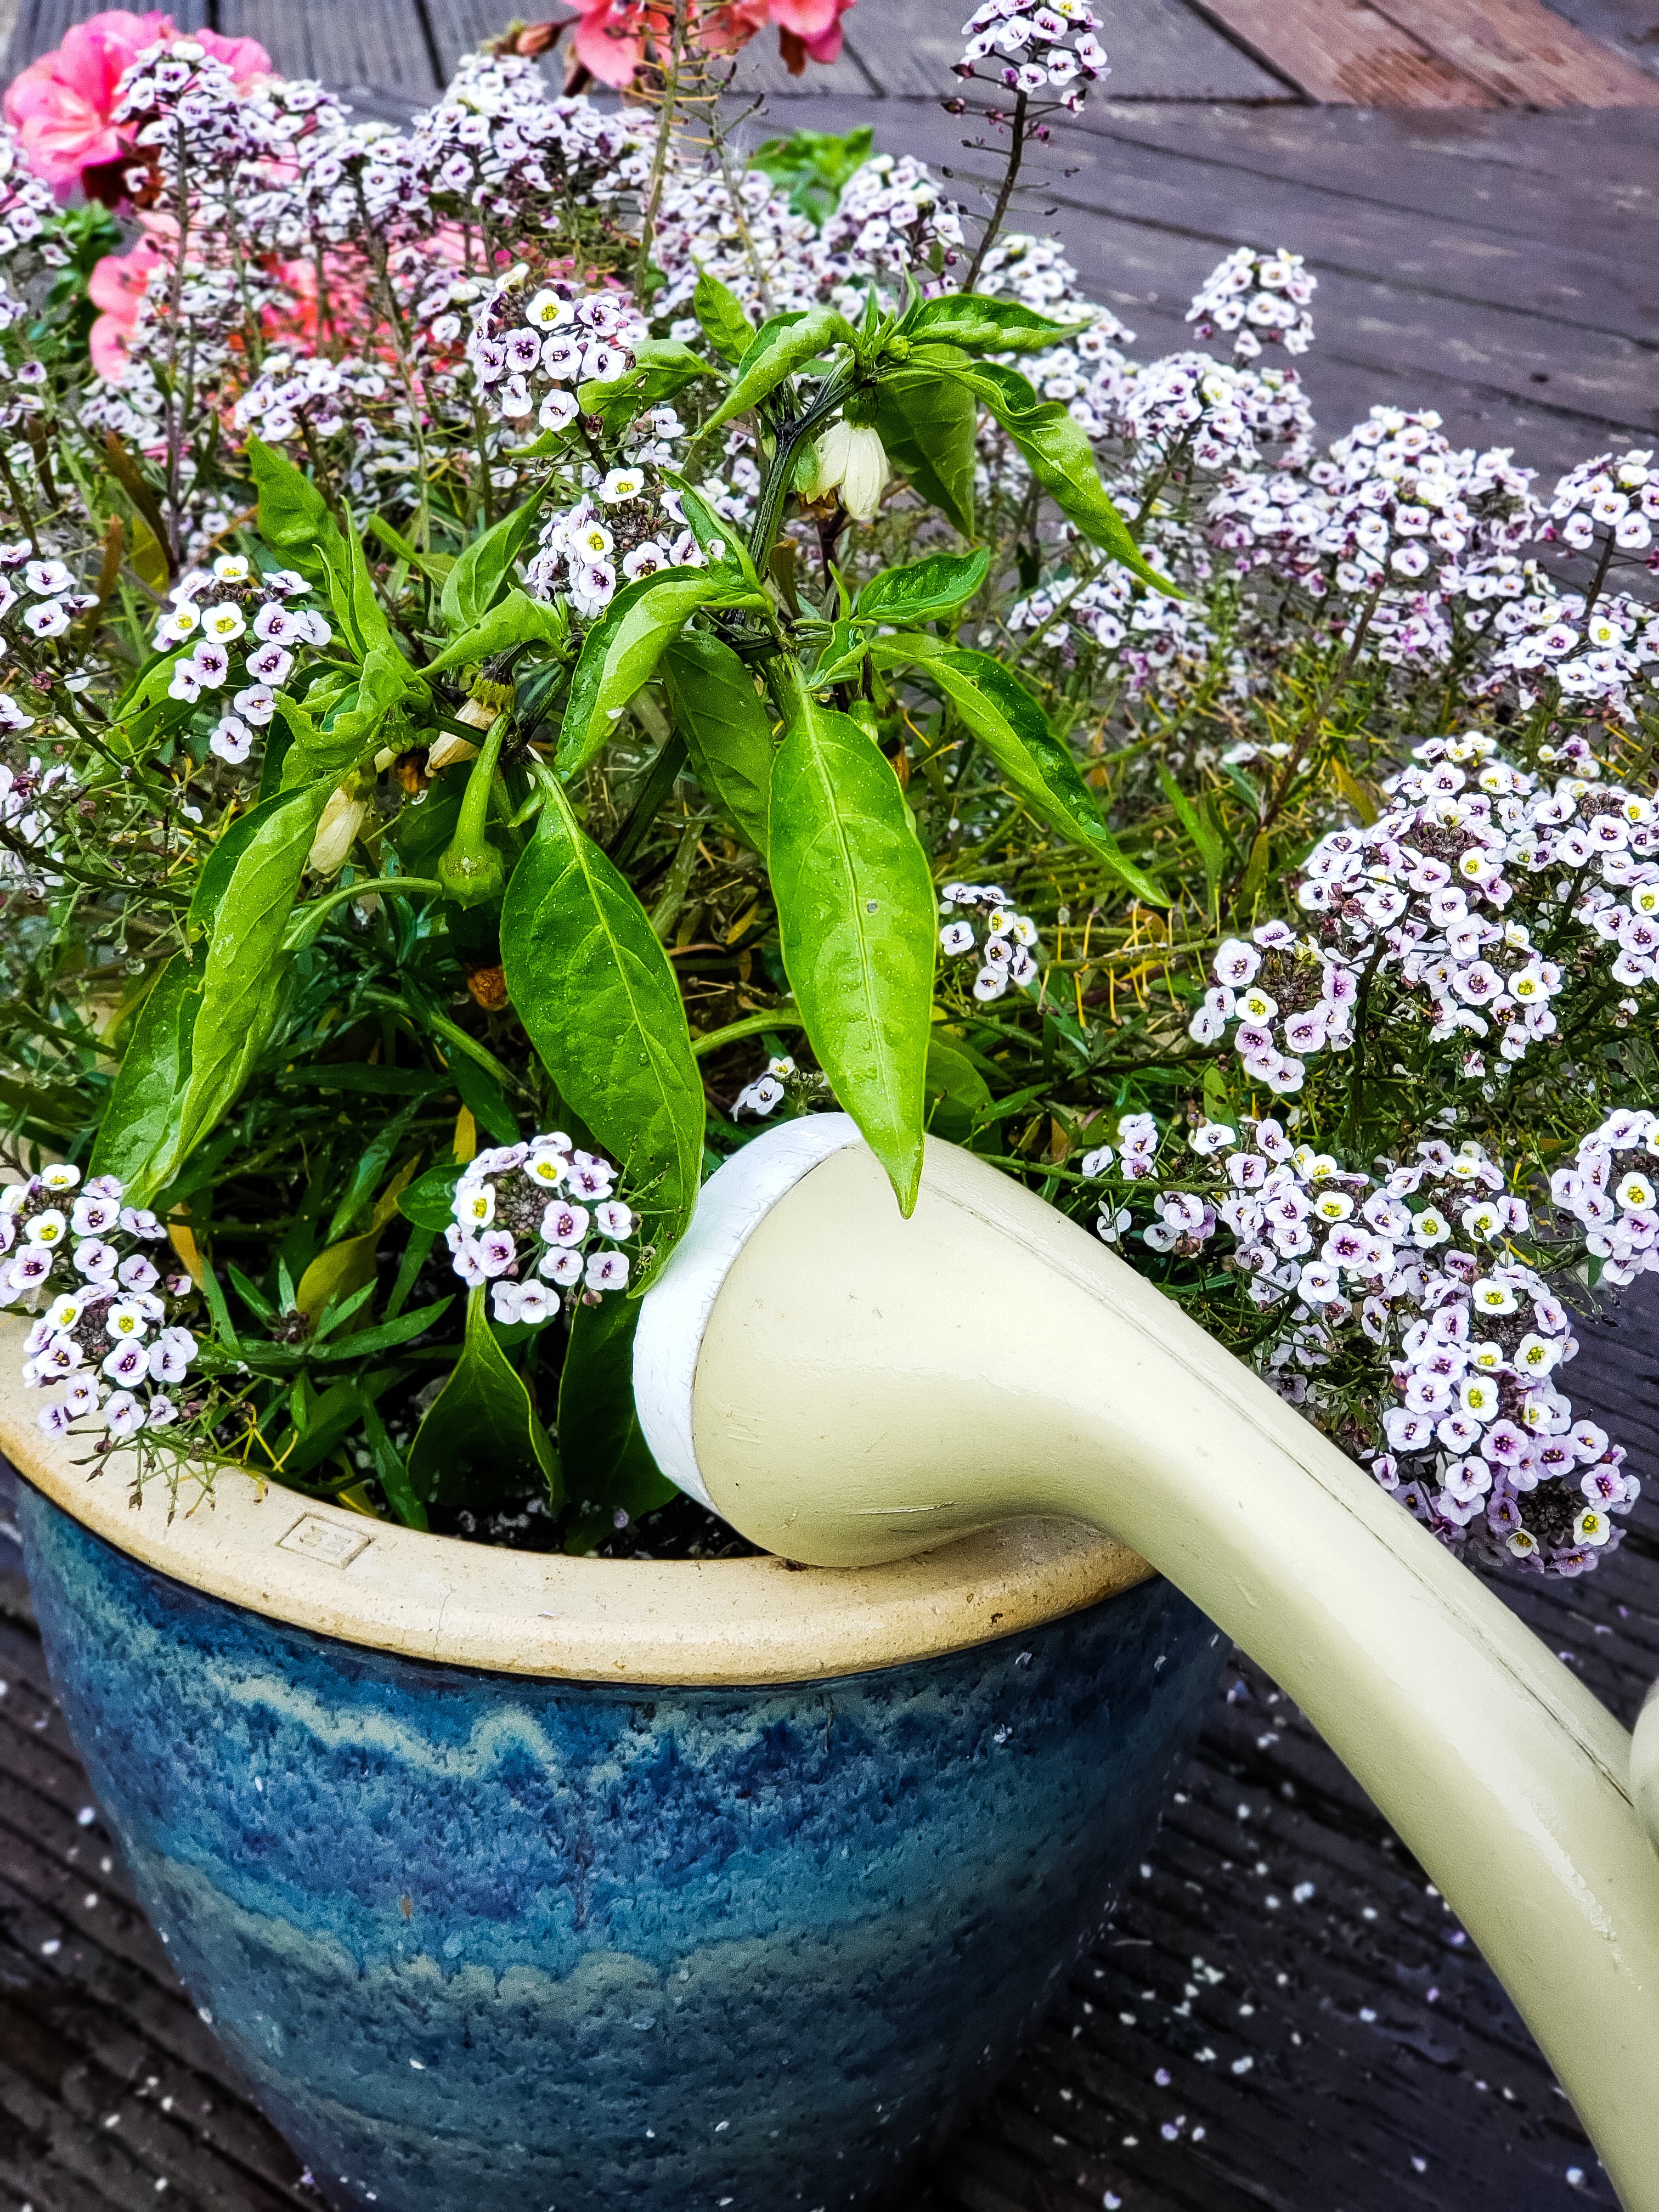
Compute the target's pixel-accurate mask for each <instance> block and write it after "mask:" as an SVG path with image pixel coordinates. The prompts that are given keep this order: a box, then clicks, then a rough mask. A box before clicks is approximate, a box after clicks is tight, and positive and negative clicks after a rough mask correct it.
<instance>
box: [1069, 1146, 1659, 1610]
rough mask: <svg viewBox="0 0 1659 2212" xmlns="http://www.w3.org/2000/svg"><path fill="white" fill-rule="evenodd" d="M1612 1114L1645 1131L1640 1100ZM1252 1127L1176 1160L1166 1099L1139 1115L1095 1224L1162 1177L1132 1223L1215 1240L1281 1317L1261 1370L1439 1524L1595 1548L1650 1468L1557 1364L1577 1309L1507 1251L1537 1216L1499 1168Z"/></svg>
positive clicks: (1177, 1256) (1568, 1344)
mask: <svg viewBox="0 0 1659 2212" xmlns="http://www.w3.org/2000/svg"><path fill="white" fill-rule="evenodd" d="M1653 1119H1654V1117H1653V1116H1651V1115H1649V1116H1647V1117H1646V1120H1647V1121H1649V1122H1651V1121H1653ZM1613 1121H1614V1124H1616V1125H1617V1126H1616V1127H1614V1133H1615V1134H1616V1135H1619V1136H1620V1137H1624V1138H1628V1137H1629V1136H1630V1135H1631V1132H1632V1127H1633V1128H1635V1129H1637V1130H1638V1133H1643V1136H1644V1138H1645V1132H1644V1130H1643V1117H1642V1116H1641V1115H1626V1116H1623V1117H1620V1116H1614V1117H1613ZM1627 1125H1628V1126H1627ZM1243 1129H1244V1140H1243V1141H1242V1142H1241V1140H1240V1132H1239V1131H1237V1130H1235V1129H1233V1128H1231V1127H1228V1126H1226V1125H1225V1123H1220V1122H1204V1123H1202V1124H1201V1125H1200V1126H1199V1127H1197V1128H1195V1129H1194V1130H1192V1131H1190V1132H1189V1133H1188V1139H1187V1157H1186V1158H1184V1159H1180V1160H1178V1161H1176V1162H1171V1161H1168V1160H1160V1158H1159V1157H1158V1155H1159V1146H1160V1138H1159V1132H1158V1125H1157V1123H1156V1121H1154V1120H1153V1118H1152V1115H1147V1114H1136V1115H1126V1116H1124V1117H1123V1119H1122V1120H1121V1121H1120V1122H1119V1124H1118V1145H1117V1146H1116V1147H1113V1146H1109V1145H1107V1146H1100V1147H1098V1148H1097V1150H1095V1151H1094V1152H1090V1153H1088V1154H1086V1155H1085V1158H1084V1159H1083V1162H1082V1171H1083V1173H1084V1175H1085V1176H1087V1177H1089V1178H1091V1179H1095V1178H1099V1179H1103V1180H1108V1181H1109V1182H1111V1183H1112V1184H1113V1185H1114V1188H1113V1189H1112V1191H1111V1192H1110V1193H1109V1194H1108V1195H1107V1196H1105V1197H1103V1199H1102V1200H1101V1201H1100V1211H1099V1218H1098V1220H1097V1225H1096V1229H1097V1235H1099V1236H1100V1237H1101V1238H1102V1239H1103V1241H1104V1242H1105V1243H1114V1244H1115V1243H1121V1241H1122V1240H1123V1238H1124V1237H1126V1236H1127V1235H1128V1234H1129V1233H1130V1232H1131V1231H1133V1223H1134V1219H1135V1206H1134V1204H1133V1201H1134V1200H1136V1198H1137V1196H1138V1194H1137V1191H1136V1188H1135V1186H1137V1185H1143V1186H1144V1185H1150V1184H1152V1183H1154V1182H1156V1183H1157V1185H1158V1188H1157V1190H1156V1192H1155V1193H1152V1192H1148V1193H1146V1195H1145V1196H1141V1198H1140V1204H1141V1205H1142V1206H1145V1204H1146V1197H1148V1196H1149V1197H1150V1200H1151V1212H1152V1218H1151V1219H1150V1220H1149V1221H1146V1225H1145V1226H1144V1227H1142V1228H1141V1229H1140V1230H1139V1232H1138V1237H1137V1241H1138V1242H1139V1243H1142V1244H1144V1245H1145V1246H1146V1248H1147V1249H1149V1250H1150V1251H1152V1252H1153V1253H1156V1254H1158V1255H1160V1257H1161V1258H1163V1259H1164V1260H1165V1261H1184V1260H1197V1259H1200V1258H1201V1259H1202V1261H1203V1263H1204V1266H1205V1268H1206V1271H1207V1270H1210V1269H1212V1268H1213V1267H1215V1266H1216V1264H1217V1262H1218V1261H1219V1264H1220V1267H1221V1268H1222V1269H1223V1270H1224V1271H1225V1273H1228V1274H1231V1276H1232V1278H1233V1279H1234V1280H1235V1281H1237V1283H1239V1284H1240V1285H1242V1286H1243V1290H1244V1293H1245V1296H1246V1297H1247V1298H1248V1299H1249V1303H1250V1304H1251V1305H1253V1306H1254V1307H1255V1308H1257V1309H1258V1310H1260V1311H1261V1313H1262V1314H1264V1315H1267V1316H1273V1321H1274V1322H1277V1323H1278V1324H1279V1325H1278V1327H1277V1328H1271V1329H1270V1332H1269V1334H1268V1336H1267V1340H1266V1341H1265V1342H1263V1343H1262V1344H1261V1349H1260V1350H1259V1352H1258V1353H1257V1355H1256V1357H1257V1358H1258V1360H1259V1363H1260V1364H1261V1369H1262V1371H1263V1373H1264V1374H1265V1376H1266V1377H1267V1380H1268V1381H1269V1382H1270V1383H1272V1384H1273V1388H1274V1389H1276V1390H1278V1391H1279V1394H1280V1395H1281V1396H1283V1397H1285V1399H1287V1400H1288V1401H1290V1402H1291V1404H1293V1405H1297V1406H1298V1407H1302V1408H1303V1410H1304V1412H1305V1413H1307V1415H1308V1417H1309V1418H1310V1419H1312V1420H1314V1421H1315V1422H1316V1424H1317V1425H1320V1426H1322V1427H1323V1428H1325V1429H1326V1430H1327V1431H1328V1433H1331V1434H1334V1435H1335V1436H1336V1437H1338V1439H1339V1441H1340V1442H1341V1443H1343V1444H1344V1446H1345V1448H1346V1449H1350V1450H1352V1452H1354V1454H1355V1455H1356V1456H1357V1457H1358V1458H1359V1459H1360V1460H1362V1461H1363V1462H1365V1463H1367V1464H1368V1465H1369V1466H1370V1470H1371V1473H1372V1474H1373V1475H1374V1476H1375V1478H1376V1480H1377V1481H1378V1482H1379V1483H1380V1484H1381V1485H1382V1486H1383V1488H1384V1489H1386V1490H1389V1491H1392V1492H1395V1493H1396V1494H1397V1495H1398V1497H1399V1498H1400V1499H1401V1503H1402V1504H1405V1505H1406V1506H1407V1508H1408V1509H1409V1510H1411V1511H1413V1512H1414V1513H1415V1514H1416V1515H1417V1516H1418V1517H1419V1519H1420V1520H1422V1521H1423V1522H1425V1524H1426V1525H1427V1526H1428V1527H1429V1528H1430V1529H1431V1532H1432V1533H1433V1534H1435V1535H1436V1536H1437V1537H1439V1538H1440V1539H1441V1541H1443V1542H1446V1543H1449V1544H1453V1545H1462V1544H1463V1543H1465V1542H1466V1541H1469V1540H1470V1539H1471V1538H1474V1539H1476V1540H1478V1541H1480V1544H1481V1545H1482V1546H1483V1547H1485V1548H1486V1549H1487V1550H1489V1551H1497V1550H1498V1549H1500V1548H1501V1549H1502V1550H1503V1551H1504V1552H1505V1553H1507V1554H1508V1555H1509V1556H1510V1558H1512V1559H1516V1560H1519V1561H1520V1562H1522V1564H1523V1565H1534V1566H1536V1567H1541V1568H1546V1569H1547V1570H1549V1571H1552V1572H1554V1573H1558V1574H1568V1575H1571V1574H1577V1573H1580V1572H1582V1571H1583V1569H1584V1568H1585V1567H1586V1566H1593V1565H1595V1560H1596V1558H1597V1556H1598V1555H1599V1553H1600V1552H1601V1550H1602V1549H1603V1548H1604V1547H1606V1546H1607V1544H1608V1543H1609V1542H1612V1541H1617V1534H1618V1532H1617V1530H1616V1529H1615V1528H1614V1526H1613V1522H1611V1521H1610V1520H1609V1519H1608V1517H1607V1516H1608V1515H1609V1514H1611V1513H1614V1512H1622V1511H1624V1510H1627V1509H1628V1508H1629V1507H1630V1506H1631V1505H1632V1504H1634V1503H1635V1500H1636V1497H1637V1495H1638V1486H1637V1485H1636V1483H1635V1482H1634V1481H1633V1480H1632V1479H1630V1478H1629V1477H1626V1475H1624V1474H1622V1473H1621V1471H1620V1468H1621V1462H1622V1461H1623V1459H1624V1456H1625V1455H1624V1453H1623V1451H1622V1450H1620V1449H1617V1448H1616V1447H1613V1446H1610V1445H1609V1443H1608V1440H1607V1437H1606V1435H1605V1434H1604V1433H1603V1431H1601V1430H1600V1429H1599V1428H1597V1427H1596V1426H1595V1425H1594V1424H1593V1423H1591V1422H1585V1421H1576V1420H1575V1419H1574V1415H1573V1411H1572V1407H1571V1402H1570V1401H1568V1400H1567V1399H1566V1398H1565V1397H1564V1396H1563V1395H1561V1393H1560V1392H1559V1390H1558V1389H1556V1387H1555V1385H1554V1383H1553V1381H1552V1379H1551V1378H1552V1376H1553V1374H1554V1371H1555V1370H1556V1369H1557V1368H1558V1367H1559V1366H1560V1365H1561V1364H1563V1363H1564V1362H1565V1361H1566V1360H1567V1359H1570V1358H1571V1357H1572V1356H1573V1353H1574V1352H1576V1351H1577V1344H1576V1343H1575V1341H1574V1340H1573V1338H1572V1335H1571V1323H1570V1320H1569V1317H1568V1315H1567V1313H1566V1311H1565V1308H1564V1307H1563V1306H1562V1305H1561V1304H1559V1301H1558V1300H1557V1299H1556V1298H1555V1297H1553V1295H1552V1294H1551V1292H1550V1291H1549V1289H1548V1286H1547V1284H1546V1283H1545V1282H1544V1280H1543V1279H1542V1278H1541V1276H1540V1275H1538V1274H1537V1273H1536V1272H1535V1271H1534V1269H1533V1268H1531V1267H1528V1266H1527V1265H1525V1264H1523V1263H1522V1262H1520V1261H1516V1260H1515V1259H1514V1258H1513V1257H1512V1256H1510V1253H1511V1249H1512V1247H1511V1240H1512V1239H1513V1238H1515V1237H1519V1236H1524V1235H1525V1234H1526V1233H1527V1232H1528V1230H1529V1228H1530V1226H1531V1224H1530V1221H1529V1218H1528V1209H1527V1206H1526V1205H1525V1203H1524V1201H1523V1200H1521V1199H1519V1198H1516V1197H1515V1196H1513V1195H1512V1194H1510V1193H1509V1192H1508V1191H1507V1189H1506V1188H1505V1178H1504V1172H1503V1170H1502V1169H1501V1168H1500V1167H1499V1166H1498V1164H1497V1163H1496V1162H1495V1161H1493V1160H1492V1159H1491V1158H1489V1157H1488V1155H1487V1154H1486V1151H1485V1150H1484V1148H1483V1147H1482V1146H1480V1145H1479V1144H1476V1143H1474V1141H1473V1140H1469V1139H1466V1140H1465V1141H1464V1142H1462V1144H1461V1145H1460V1146H1458V1147H1457V1148H1456V1149H1455V1150H1454V1149H1453V1147H1452V1146H1450V1145H1449V1144H1448V1143H1446V1142H1444V1141H1443V1140H1442V1139H1429V1140H1425V1142H1423V1143H1421V1144H1419V1146H1417V1147H1416V1149H1415V1152H1413V1155H1412V1157H1411V1158H1409V1159H1406V1160H1402V1161H1399V1162H1397V1163H1395V1164H1392V1165H1389V1164H1388V1163H1386V1162H1379V1163H1376V1166H1377V1169H1378V1172H1377V1173H1376V1174H1375V1175H1370V1174H1364V1173H1360V1172H1357V1171H1354V1170H1349V1169H1346V1168H1344V1167H1343V1166H1342V1165H1341V1164H1340V1163H1339V1162H1338V1161H1337V1160H1336V1159H1335V1158H1334V1157H1333V1156H1332V1155H1330V1154H1328V1153H1324V1152H1319V1151H1317V1150H1316V1148H1315V1147H1314V1146H1310V1145H1307V1144H1297V1142H1296V1141H1295V1139H1294V1138H1293V1137H1292V1136H1291V1134H1289V1133H1287V1132H1286V1130H1285V1127H1284V1126H1283V1124H1282V1123H1280V1122H1279V1121H1275V1120H1271V1119H1269V1120H1262V1121H1257V1122H1255V1123H1254V1124H1251V1123H1249V1122H1246V1123H1245V1124H1244V1125H1243ZM1454 1239H1461V1242H1454ZM1217 1240H1221V1243H1220V1247H1219V1249H1212V1247H1215V1246H1216V1244H1217ZM1253 1333H1255V1334H1258V1336H1259V1324H1258V1328H1257V1330H1256V1331H1255V1332H1253ZM1379 1406H1386V1410H1385V1411H1383V1413H1382V1414H1381V1419H1380V1424H1379V1421H1378V1418H1377V1408H1378V1407H1379ZM1379 1425H1380V1430H1381V1435H1380V1437H1379V1435H1378V1429H1379Z"/></svg>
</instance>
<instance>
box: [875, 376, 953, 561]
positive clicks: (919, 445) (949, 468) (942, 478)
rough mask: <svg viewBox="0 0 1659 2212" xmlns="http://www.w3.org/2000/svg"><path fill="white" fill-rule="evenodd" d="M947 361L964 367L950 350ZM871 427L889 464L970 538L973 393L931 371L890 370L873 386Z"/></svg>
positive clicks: (951, 523)
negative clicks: (873, 398)
mask: <svg viewBox="0 0 1659 2212" xmlns="http://www.w3.org/2000/svg"><path fill="white" fill-rule="evenodd" d="M939 350H940V351H941V352H943V351H944V350H945V349H943V348H941V349H939ZM951 358H952V359H954V360H957V361H959V362H962V363H963V365H964V366H966V364H967V360H968V356H967V355H966V354H963V353H958V352H956V351H955V350H954V349H951ZM876 428H877V429H878V431H879V433H880V434H881V442H882V444H883V445H884V447H886V449H887V458H888V459H889V461H890V462H891V464H892V465H893V466H894V467H895V468H896V469H897V470H898V471H899V472H900V473H901V474H902V475H903V476H907V477H908V478H909V479H910V482H911V484H912V485H913V487H914V488H915V490H916V492H917V493H918V494H919V495H920V496H921V498H923V499H925V500H926V501H927V503H928V505H929V506H930V507H938V508H939V512H940V513H941V514H943V515H944V517H945V520H946V521H947V522H949V523H950V525H951V528H952V529H954V530H957V531H960V532H961V533H962V535H963V537H964V538H971V537H972V536H973V534H974V476H975V468H976V465H977V455H976V453H975V437H976V435H977V432H978V428H979V409H978V407H977V406H976V404H975V401H974V397H973V394H972V393H971V392H968V391H966V390H965V389H964V388H963V386H961V385H960V384H957V383H953V382H952V381H951V379H950V378H948V377H944V376H940V375H939V374H937V373H936V371H935V370H934V369H933V368H901V369H896V370H894V371H892V372H891V373H890V374H887V375H884V377H883V378H882V379H881V380H880V382H879V383H878V385H877V386H876Z"/></svg>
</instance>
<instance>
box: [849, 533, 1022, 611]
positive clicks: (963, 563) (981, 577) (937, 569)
mask: <svg viewBox="0 0 1659 2212" xmlns="http://www.w3.org/2000/svg"><path fill="white" fill-rule="evenodd" d="M990 566H991V555H990V550H989V548H988V547H987V546H984V545H981V546H980V547H979V548H978V549H977V550H975V551H974V552H972V553H963V554H957V553H929V554H928V555H927V557H926V558H925V559H923V560H921V561H912V562H909V563H908V566H907V567H905V568H884V569H883V570H882V571H881V573H880V574H879V575H875V576H872V577H871V579H870V580H869V582H868V583H867V584H866V585H865V586H864V588H863V589H862V591H860V593H859V595H858V598H857V599H855V600H854V604H853V612H854V615H856V616H857V617H860V619H861V620H865V621H869V622H884V623H915V622H936V621H938V620H939V619H940V618H941V617H944V616H945V615H952V614H956V613H957V612H958V611H960V609H961V608H962V607H963V606H964V605H966V604H967V602H968V601H969V599H972V598H973V596H974V593H975V592H976V591H978V589H979V587H980V586H981V584H982V583H983V582H984V581H985V578H986V574H987V571H988V570H989V568H990Z"/></svg>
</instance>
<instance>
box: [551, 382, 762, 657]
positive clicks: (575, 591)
mask: <svg viewBox="0 0 1659 2212" xmlns="http://www.w3.org/2000/svg"><path fill="white" fill-rule="evenodd" d="M635 428H636V429H640V430H642V431H643V432H644V433H645V434H646V435H647V438H648V439H649V440H650V441H651V443H650V444H649V446H648V447H647V450H651V451H653V453H655V452H657V451H659V450H660V449H661V446H665V445H667V444H668V443H669V441H674V440H678V438H679V437H680V435H681V425H680V422H679V418H678V416H676V415H675V414H674V412H673V410H671V409H670V408H666V407H664V408H658V409H655V410H653V419H652V420H651V421H650V422H647V421H646V419H645V418H644V417H641V418H639V420H638V421H637V422H635ZM658 441H660V444H659V442H658ZM589 473H590V474H591V475H592V477H593V478H594V480H595V481H594V483H593V485H592V489H591V490H590V491H587V492H585V493H584V494H583V495H582V497H581V498H580V499H579V500H578V501H576V503H575V504H574V507H567V508H565V509H564V510H563V512H562V513H556V514H553V515H551V516H550V517H549V519H548V520H547V522H546V523H545V524H544V526H543V529H542V533H541V538H540V540H539V542H538V545H537V548H536V550H535V552H534V554H533V555H532V556H531V559H530V561H529V562H528V563H527V564H526V577H527V580H528V582H529V585H530V588H531V590H532V592H535V593H536V595H537V596H538V598H539V599H553V598H555V597H556V595H559V594H562V595H563V596H564V597H565V598H566V599H568V600H569V602H570V611H571V612H572V613H573V614H574V615H575V616H576V617H578V618H579V619H580V621H583V622H592V621H593V620H595V619H596V618H597V617H599V615H601V614H603V613H604V611H605V608H606V607H607V606H609V605H610V604H611V599H613V598H614V597H615V596H616V594H617V592H618V591H619V590H620V589H622V588H623V586H626V585H629V584H633V583H637V582H638V581H639V580H640V578H641V577H642V576H650V575H654V574H655V573H656V571H657V570H658V569H659V568H705V567H706V566H707V565H708V554H707V553H706V552H705V551H704V550H703V548H702V546H701V545H700V544H698V542H697V539H696V535H695V534H694V532H692V531H690V529H689V528H688V527H687V526H686V523H685V520H684V514H683V513H682V512H681V508H680V502H679V495H678V493H677V492H675V491H674V490H672V489H670V488H668V487H666V486H665V485H663V484H662V483H660V482H659V480H658V477H657V471H656V469H655V466H654V465H652V464H647V463H643V462H642V463H639V464H637V465H635V464H631V463H630V464H625V465H623V466H620V467H617V468H614V469H611V470H609V471H607V472H606V473H605V475H604V476H603V477H601V476H600V475H599V471H598V470H597V469H593V470H590V471H589ZM714 489H716V490H717V496H718V498H719V500H720V503H721V505H722V506H723V507H729V505H730V504H731V496H732V495H731V493H730V490H729V488H727V487H726V486H720V487H716V488H714ZM714 542H715V544H719V543H720V540H718V539H716V540H715V541H714ZM715 557H716V558H718V556H715Z"/></svg>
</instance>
